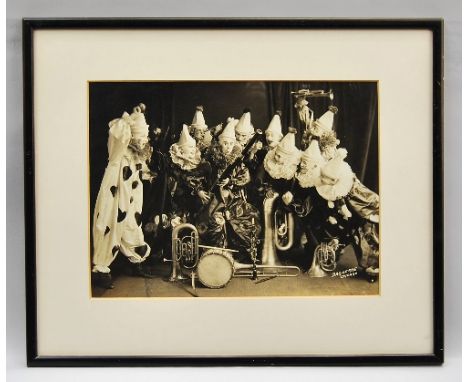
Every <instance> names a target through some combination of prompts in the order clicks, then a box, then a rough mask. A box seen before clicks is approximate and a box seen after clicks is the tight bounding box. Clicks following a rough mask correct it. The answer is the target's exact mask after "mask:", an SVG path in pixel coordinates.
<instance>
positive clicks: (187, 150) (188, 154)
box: [180, 146, 197, 160]
mask: <svg viewBox="0 0 468 382" xmlns="http://www.w3.org/2000/svg"><path fill="white" fill-rule="evenodd" d="M180 152H181V154H182V155H183V156H184V157H185V158H187V159H189V160H193V159H195V154H196V152H197V148H196V147H195V146H182V147H181V148H180Z"/></svg>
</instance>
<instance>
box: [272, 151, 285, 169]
mask: <svg viewBox="0 0 468 382" xmlns="http://www.w3.org/2000/svg"><path fill="white" fill-rule="evenodd" d="M288 157H289V156H288V155H287V154H286V153H283V152H281V151H278V150H276V152H275V156H274V157H273V159H274V161H275V162H276V164H278V165H283V164H286V163H287V162H288Z"/></svg>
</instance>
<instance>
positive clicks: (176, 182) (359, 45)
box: [23, 19, 443, 366]
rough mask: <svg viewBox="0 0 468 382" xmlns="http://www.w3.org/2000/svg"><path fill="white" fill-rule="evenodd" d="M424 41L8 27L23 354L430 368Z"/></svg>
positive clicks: (436, 360) (169, 24) (385, 24)
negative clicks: (19, 44)
mask: <svg viewBox="0 0 468 382" xmlns="http://www.w3.org/2000/svg"><path fill="white" fill-rule="evenodd" d="M442 29H443V23H442V21H441V20H352V19H343V20H337V19H334V20H322V19H316V20H314V19H66V20H64V19H60V20H59V19H28V20H24V21H23V44H24V45H23V46H24V50H23V54H24V84H25V86H24V89H25V93H24V150H25V151H24V155H25V208H26V237H27V239H26V240H27V241H26V268H27V269H26V272H27V280H26V282H27V341H28V344H27V351H28V364H29V365H30V366H153V365H154V366H168V365H192V366H209V365H226V366H230V365H237V366H240V365H252V366H255V365H265V366H269V365H290V366H294V365H301V366H303V365H422V364H441V363H442V362H443V193H442V191H443V188H442V184H443V180H442V179H443V178H442V177H443V171H442V105H443V103H442V89H443V82H442V79H443V75H442V56H443V54H442V51H443V48H442Z"/></svg>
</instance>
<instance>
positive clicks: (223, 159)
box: [209, 143, 242, 168]
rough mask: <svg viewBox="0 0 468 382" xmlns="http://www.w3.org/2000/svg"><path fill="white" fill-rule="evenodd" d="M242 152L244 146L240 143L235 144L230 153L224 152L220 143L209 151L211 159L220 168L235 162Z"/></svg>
mask: <svg viewBox="0 0 468 382" xmlns="http://www.w3.org/2000/svg"><path fill="white" fill-rule="evenodd" d="M241 154H242V147H241V145H239V144H238V143H236V144H235V145H234V147H233V148H232V151H231V152H230V153H229V154H227V155H226V154H223V152H222V150H221V146H220V145H219V143H216V144H215V145H213V146H212V147H211V149H210V152H209V161H210V162H211V163H213V164H214V165H216V166H217V167H219V168H225V167H227V166H229V165H230V164H231V163H233V162H234V161H235V160H236V159H237V158H238V157H239V156H240V155H241Z"/></svg>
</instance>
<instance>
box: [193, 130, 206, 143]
mask: <svg viewBox="0 0 468 382" xmlns="http://www.w3.org/2000/svg"><path fill="white" fill-rule="evenodd" d="M204 135H205V131H204V130H203V129H193V137H194V138H195V140H196V141H197V142H198V141H201V140H202V139H203V136H204Z"/></svg>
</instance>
